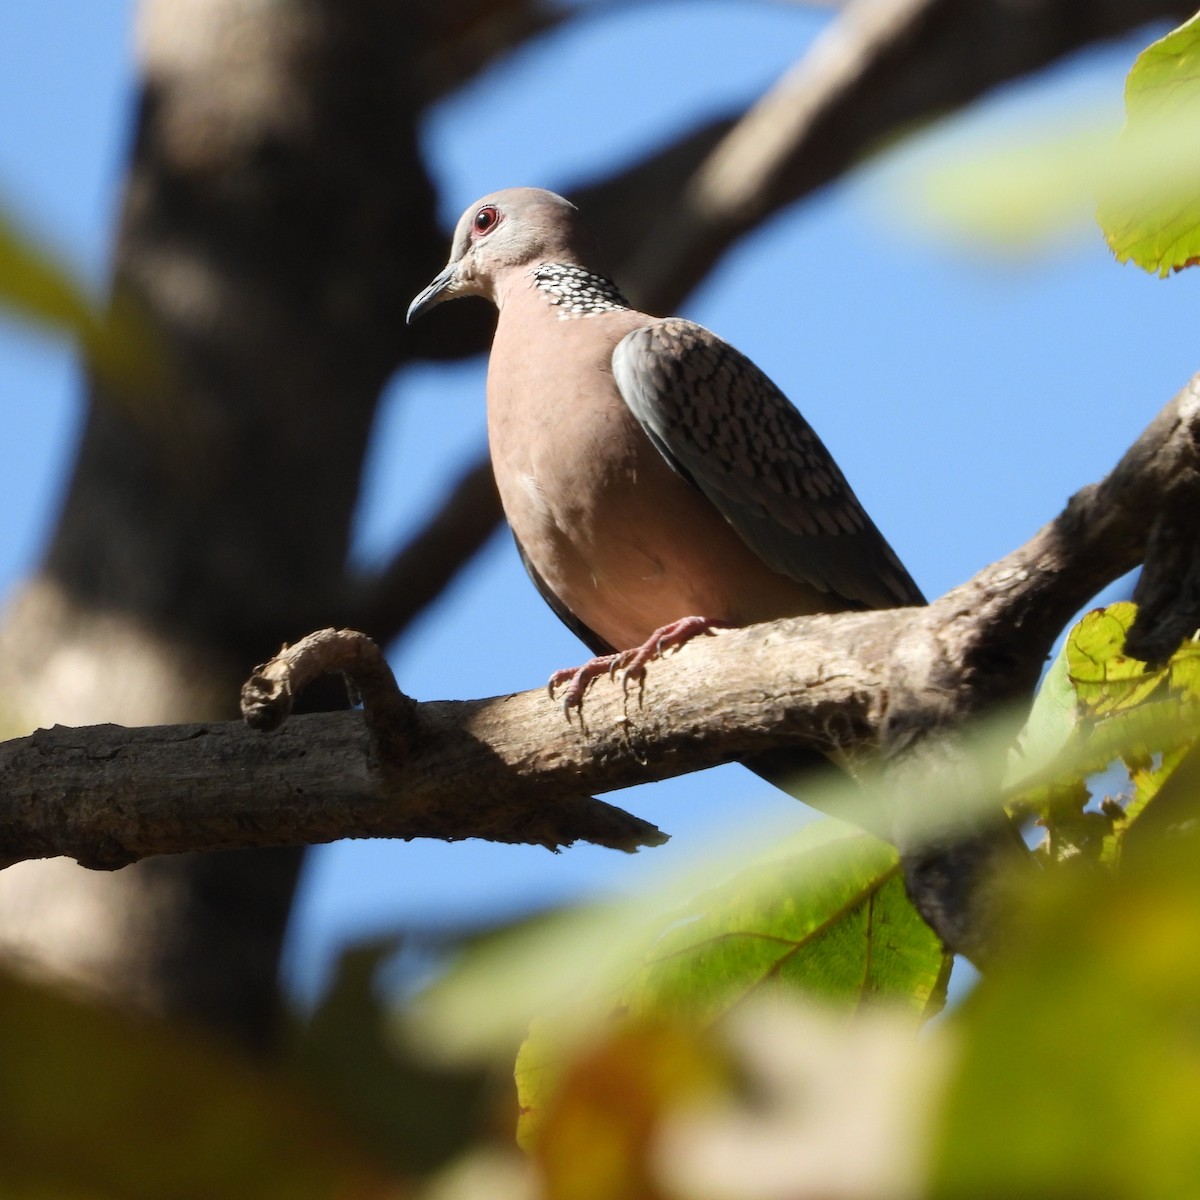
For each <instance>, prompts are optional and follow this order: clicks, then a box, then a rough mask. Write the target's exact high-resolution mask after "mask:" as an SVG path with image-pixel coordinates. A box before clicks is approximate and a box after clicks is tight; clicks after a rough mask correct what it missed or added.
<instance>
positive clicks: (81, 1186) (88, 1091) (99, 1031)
mask: <svg viewBox="0 0 1200 1200" xmlns="http://www.w3.org/2000/svg"><path fill="white" fill-rule="evenodd" d="M0 1030H2V1031H3V1032H2V1034H0V1114H3V1115H2V1116H0V1195H3V1196H5V1197H20V1198H21V1200H42V1198H45V1200H63V1198H64V1197H67V1198H74V1197H80V1198H83V1197H87V1198H88V1200H110V1198H111V1200H143V1198H144V1200H163V1197H170V1198H171V1200H191V1198H193V1197H194V1198H195V1200H212V1198H213V1197H216V1196H219V1197H221V1198H222V1200H260V1198H261V1200H267V1198H268V1197H270V1198H271V1200H277V1198H278V1197H281V1196H286V1197H288V1198H289V1200H308V1198H311V1200H335V1198H336V1200H358V1198H361V1200H368V1198H370V1200H376V1198H379V1200H382V1198H384V1197H397V1196H399V1194H400V1191H399V1188H398V1186H397V1185H396V1183H395V1180H394V1178H392V1177H391V1176H390V1175H389V1174H388V1173H386V1172H385V1171H384V1170H383V1169H382V1168H381V1167H380V1166H379V1164H378V1163H377V1162H375V1161H374V1160H372V1159H371V1158H370V1157H369V1156H368V1155H366V1154H365V1153H364V1152H363V1151H362V1149H361V1148H360V1147H359V1145H358V1144H357V1143H356V1141H355V1140H354V1139H352V1138H351V1137H350V1135H349V1134H348V1133H347V1131H346V1130H345V1129H344V1128H343V1127H342V1126H341V1124H340V1123H339V1122H338V1121H337V1120H336V1119H334V1118H332V1117H331V1116H330V1115H329V1114H327V1113H325V1112H323V1111H322V1110H321V1109H320V1108H319V1107H317V1106H316V1105H315V1104H313V1103H312V1102H311V1101H310V1100H309V1099H308V1098H307V1097H305V1096H304V1095H302V1094H300V1093H299V1092H298V1091H297V1090H296V1088H295V1087H294V1086H293V1085H290V1084H287V1083H284V1082H283V1081H282V1080H280V1079H275V1078H272V1077H271V1076H269V1075H268V1074H267V1073H266V1072H265V1071H262V1070H259V1069H257V1068H255V1067H252V1066H251V1065H250V1064H249V1063H247V1062H244V1061H242V1060H240V1059H238V1058H236V1057H235V1056H234V1055H233V1054H232V1053H229V1052H227V1051H226V1050H224V1049H223V1048H222V1047H220V1046H217V1045H215V1044H213V1043H212V1042H211V1041H210V1040H208V1039H207V1038H205V1037H203V1036H202V1035H201V1034H199V1033H195V1032H189V1033H184V1032H182V1031H179V1030H175V1029H168V1028H166V1027H164V1026H160V1025H156V1024H151V1023H150V1022H149V1021H146V1020H141V1021H139V1020H134V1019H131V1018H129V1017H127V1016H124V1015H122V1014H118V1013H116V1012H114V1011H111V1010H109V1009H106V1008H102V1007H100V1006H98V1005H88V1004H84V1003H81V1002H79V1001H76V1000H71V999H67V998H66V997H65V996H63V995H62V994H60V993H58V992H54V991H50V990H48V989H43V988H38V987H34V986H32V985H30V984H26V983H22V982H18V981H17V980H15V979H13V978H10V977H4V976H0Z"/></svg>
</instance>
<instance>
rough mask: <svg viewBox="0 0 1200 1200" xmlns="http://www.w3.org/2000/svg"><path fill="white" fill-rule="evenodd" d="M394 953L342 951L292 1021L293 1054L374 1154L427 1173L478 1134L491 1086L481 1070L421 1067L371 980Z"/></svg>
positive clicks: (379, 948)
mask: <svg viewBox="0 0 1200 1200" xmlns="http://www.w3.org/2000/svg"><path fill="white" fill-rule="evenodd" d="M398 946H399V939H398V938H386V939H380V940H376V941H370V942H364V943H362V944H361V945H357V946H353V947H351V948H350V949H349V950H346V951H345V952H343V954H342V956H341V958H340V960H339V963H338V967H337V970H336V972H335V974H334V978H333V981H332V983H331V984H330V986H329V990H328V991H327V992H326V994H325V995H324V996H323V997H322V999H321V1002H320V1003H319V1004H318V1005H317V1008H316V1009H315V1010H314V1012H313V1014H312V1016H311V1017H310V1018H308V1019H307V1020H305V1021H302V1022H299V1023H298V1024H297V1027H296V1030H295V1036H294V1038H293V1045H292V1054H293V1058H294V1060H295V1061H296V1063H297V1065H298V1066H299V1068H300V1070H301V1071H302V1072H303V1074H304V1076H305V1077H306V1078H307V1079H308V1080H309V1081H310V1082H311V1083H312V1084H313V1086H314V1088H315V1089H316V1090H317V1091H318V1092H319V1093H320V1095H321V1096H322V1097H323V1098H324V1099H326V1100H328V1101H329V1103H330V1104H331V1105H333V1106H334V1107H335V1108H336V1110H337V1111H338V1113H339V1114H340V1115H342V1116H343V1117H344V1118H345V1119H346V1121H347V1124H348V1125H350V1126H351V1127H353V1128H354V1129H356V1130H358V1131H359V1133H360V1134H361V1135H362V1137H363V1139H364V1140H365V1141H369V1142H370V1144H371V1145H372V1146H373V1147H374V1148H375V1149H376V1150H377V1151H378V1152H379V1153H380V1155H382V1156H386V1157H387V1159H388V1160H389V1161H390V1162H392V1163H393V1164H394V1165H395V1167H396V1168H397V1169H399V1168H403V1169H404V1170H405V1171H406V1172H408V1173H412V1172H422V1173H423V1172H427V1171H430V1170H433V1169H434V1168H436V1167H439V1166H442V1165H444V1164H445V1163H447V1162H448V1161H450V1159H451V1158H453V1157H454V1156H455V1155H457V1154H460V1153H462V1152H463V1151H465V1150H466V1149H467V1147H468V1146H469V1144H470V1143H471V1141H472V1140H473V1139H474V1138H476V1137H477V1136H478V1134H479V1132H480V1129H481V1127H482V1126H483V1124H484V1117H485V1115H486V1114H487V1112H488V1110H489V1108H490V1107H492V1104H491V1103H490V1102H491V1101H492V1100H493V1099H494V1096H493V1092H494V1088H492V1087H491V1086H489V1085H491V1084H493V1083H494V1082H495V1081H494V1080H493V1079H492V1078H491V1077H490V1076H489V1075H488V1074H487V1073H485V1072H483V1071H480V1070H478V1069H468V1068H463V1067H448V1066H446V1065H445V1064H442V1065H434V1064H433V1063H430V1062H427V1061H424V1060H423V1059H422V1058H421V1057H420V1056H418V1055H417V1054H416V1053H415V1052H414V1050H413V1048H412V1047H410V1046H408V1045H406V1044H405V1042H404V1041H403V1039H402V1038H401V1037H400V1036H399V1033H398V1031H397V1029H396V1021H395V1015H394V1010H393V1006H392V1005H391V1004H390V1003H388V1002H387V1001H386V1000H384V999H382V998H381V994H380V986H379V983H378V978H377V977H378V974H379V970H380V968H381V966H382V965H383V964H384V963H385V962H386V961H387V960H388V959H389V958H390V957H392V955H393V954H394V953H395V951H396V950H397V948H398Z"/></svg>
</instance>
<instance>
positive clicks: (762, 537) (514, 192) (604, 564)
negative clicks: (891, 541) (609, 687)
mask: <svg viewBox="0 0 1200 1200" xmlns="http://www.w3.org/2000/svg"><path fill="white" fill-rule="evenodd" d="M594 261H595V260H594V257H593V254H592V250H591V243H590V239H589V237H588V234H587V232H586V230H585V228H584V227H583V225H582V223H581V221H580V219H579V215H578V212H577V210H576V208H575V206H574V205H572V204H571V203H569V202H568V201H567V200H564V199H563V198H562V197H561V196H556V195H555V194H554V193H553V192H546V191H540V190H538V189H535V188H510V189H507V190H505V191H499V192H495V193H493V194H491V195H489V196H486V197H484V198H483V199H482V200H479V201H478V202H477V203H475V204H472V205H471V207H470V208H468V209H467V211H466V212H465V213H463V215H462V218H461V219H460V220H459V222H458V226H457V228H456V229H455V231H454V241H453V245H452V247H451V251H450V261H449V262H448V263H447V265H446V267H445V268H444V269H443V270H442V271H441V272H440V273H439V274H438V275H437V276H436V277H435V278H434V280H433V281H432V283H430V284H429V286H428V287H427V288H425V290H424V291H422V292H421V293H420V295H418V296H417V297H416V299H415V300H413V302H412V305H411V307H410V308H409V310H408V320H409V322H410V323H411V322H412V321H413V320H414V319H415V318H417V317H418V316H420V315H421V314H422V313H425V312H427V311H428V310H429V309H430V308H432V307H433V306H434V305H435V304H439V303H441V302H442V301H443V300H448V299H450V298H452V297H456V296H484V297H486V298H487V299H489V300H491V301H492V302H493V303H494V304H495V305H496V307H497V308H498V309H499V313H500V315H499V321H498V324H497V326H496V336H495V341H494V342H493V345H492V353H491V359H490V361H489V364H488V382H487V408H488V440H489V443H490V448H491V455H492V464H493V467H494V469H495V474H496V484H497V487H498V488H499V491H500V498H501V501H502V502H503V505H504V511H505V514H506V515H507V517H508V522H509V524H510V525H511V526H512V530H513V533H514V535H515V537H516V541H517V547H518V549H519V551H520V553H521V557H522V559H523V561H524V563H525V566H526V568H527V569H528V571H529V574H530V576H531V577H532V579H533V581H534V583H535V584H536V585H537V587H538V590H539V591H540V592H541V593H542V595H543V597H545V599H546V600H547V601H548V602H549V604H550V607H551V608H552V609H553V610H554V611H555V612H556V613H557V614H558V616H559V617H561V618H562V620H563V621H565V622H566V624H567V625H568V626H569V627H570V628H571V629H572V630H574V632H575V633H577V634H578V635H579V636H580V637H581V638H582V639H583V641H584V642H585V643H587V645H588V646H589V647H590V648H591V649H592V651H593V653H595V654H597V655H601V656H605V657H600V658H597V659H593V660H592V662H591V663H588V664H586V665H585V666H584V667H582V668H580V669H578V670H577V671H572V672H559V673H557V674H556V676H555V677H554V679H552V681H551V686H552V689H553V686H554V684H556V683H566V684H567V689H566V705H567V707H568V708H570V707H571V706H574V705H578V704H579V703H581V701H582V697H583V693H584V691H585V690H586V688H587V686H588V683H589V682H590V680H591V679H592V678H594V677H595V676H596V675H597V674H599V673H601V672H603V671H604V670H606V669H609V668H611V667H612V666H613V665H614V659H613V657H612V655H613V652H625V653H624V654H623V655H618V657H617V658H616V665H618V666H622V667H626V668H628V669H631V670H632V671H633V672H634V673H635V676H636V675H637V674H640V672H641V671H642V670H643V669H644V666H645V663H646V662H647V661H649V659H650V658H652V657H653V656H654V655H655V654H656V653H657V652H659V650H660V649H661V648H662V647H663V646H665V645H669V644H679V643H681V642H683V641H685V640H686V639H687V638H688V637H690V636H692V635H694V634H695V633H697V632H700V631H702V630H706V629H708V628H711V627H713V626H716V625H735V626H737V625H748V624H752V623H754V622H757V621H767V620H771V619H773V618H776V617H784V616H793V615H801V614H808V613H818V612H837V611H841V610H844V609H861V608H892V607H898V606H901V605H910V604H920V603H922V602H923V601H922V596H921V593H920V591H919V589H918V588H917V586H916V584H915V583H914V582H913V581H912V579H911V578H910V577H909V575H908V573H907V572H906V571H905V569H904V567H903V566H902V565H901V564H900V560H899V559H898V558H897V557H896V555H895V554H894V553H893V551H892V549H891V547H890V546H889V545H888V544H887V542H886V541H885V540H884V538H883V536H882V534H880V532H879V530H878V529H876V528H875V526H874V524H873V523H872V522H871V519H870V518H869V517H868V516H867V514H866V513H865V512H864V511H863V508H862V505H861V504H859V502H858V499H857V498H856V497H855V495H854V493H853V492H852V491H851V490H850V486H849V484H848V483H847V482H846V480H845V478H844V476H843V475H842V473H841V471H840V470H839V469H838V467H837V464H836V463H835V462H834V461H833V458H832V457H831V456H830V454H829V451H828V450H826V449H825V447H824V446H823V445H822V444H821V442H820V440H819V439H818V438H817V436H816V434H815V433H814V432H813V431H812V429H811V428H810V427H809V425H808V423H807V422H806V421H805V420H804V418H803V417H802V416H801V415H800V413H799V412H797V410H796V409H795V408H794V407H793V406H792V405H791V404H790V403H789V401H788V400H787V398H786V397H785V396H784V395H783V393H782V392H781V391H780V390H779V389H778V388H777V387H776V386H775V385H774V384H773V383H772V382H771V381H770V380H769V379H768V378H767V377H766V375H764V374H763V373H762V371H760V370H759V369H758V368H757V367H756V366H755V365H754V364H753V363H752V362H751V361H750V360H749V359H748V358H746V357H745V356H744V355H742V354H740V353H739V352H738V351H737V350H735V349H734V348H733V347H732V346H729V345H728V344H726V343H725V342H723V341H722V340H721V339H720V338H719V337H717V336H716V335H715V334H713V333H710V332H709V331H708V330H707V329H704V328H703V327H701V326H700V325H696V324H694V323H693V322H691V321H685V320H683V319H682V318H679V317H669V318H666V319H661V318H658V317H652V316H648V315H647V314H645V313H641V312H638V311H637V310H636V309H634V308H632V307H631V306H630V305H629V304H628V302H627V301H626V300H625V299H624V297H623V296H622V295H621V293H620V292H619V291H618V290H617V288H616V286H615V285H614V284H613V283H612V282H611V280H609V279H607V278H606V277H605V276H603V275H600V274H597V273H596V272H595V271H594V270H593V269H592V267H591V265H590V264H591V263H593V262H594Z"/></svg>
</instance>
